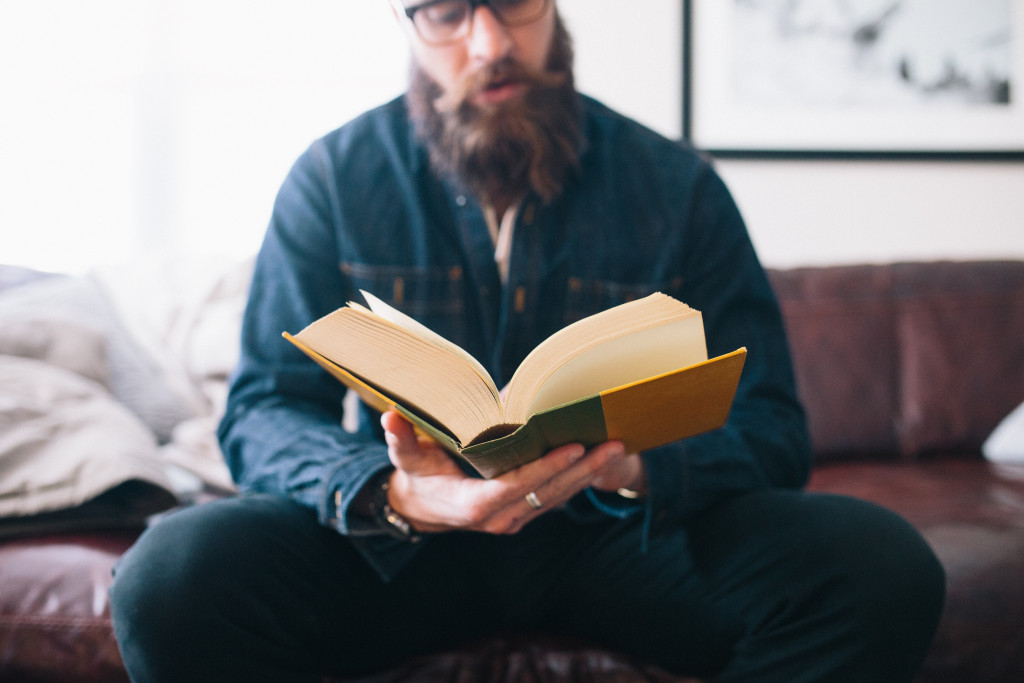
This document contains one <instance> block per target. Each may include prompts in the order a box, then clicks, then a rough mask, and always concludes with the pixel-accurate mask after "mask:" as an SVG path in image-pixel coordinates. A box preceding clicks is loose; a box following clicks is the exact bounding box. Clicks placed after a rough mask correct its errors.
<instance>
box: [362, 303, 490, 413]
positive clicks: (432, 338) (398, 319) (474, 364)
mask: <svg viewBox="0 0 1024 683" xmlns="http://www.w3.org/2000/svg"><path fill="white" fill-rule="evenodd" d="M359 293H360V294H362V295H363V297H365V298H366V302H367V303H368V304H369V305H370V310H371V311H373V312H374V313H376V314H377V315H379V316H380V317H382V318H384V319H385V320H387V321H388V322H392V323H394V324H396V325H400V326H402V327H404V328H405V329H407V330H409V331H410V332H412V333H413V334H415V335H417V336H418V337H420V338H422V339H424V340H426V341H427V342H429V343H431V344H434V345H435V346H437V347H438V348H440V349H442V350H443V351H447V352H449V353H453V354H455V355H456V356H458V357H459V358H461V359H462V360H464V361H465V362H466V364H467V365H469V366H470V367H471V368H473V369H474V370H475V371H476V372H477V374H478V375H480V379H482V380H484V381H485V382H486V383H487V386H488V388H490V389H491V392H492V393H493V394H494V399H495V400H496V401H498V402H499V403H501V396H500V395H499V392H498V387H497V386H496V385H495V384H494V379H493V378H492V377H491V375H490V373H488V372H487V369H486V368H485V367H484V366H483V365H481V364H480V362H479V361H478V360H477V359H476V358H474V357H473V356H472V355H471V354H470V353H468V352H467V351H466V350H465V349H463V348H462V347H461V346H459V345H458V344H453V343H452V342H450V341H448V340H447V339H445V338H444V337H442V336H441V335H439V334H438V333H437V332H434V331H433V330H432V329H430V328H429V327H427V326H426V325H423V324H422V323H420V322H419V321H418V320H416V319H414V318H412V317H410V316H408V315H406V314H405V313H402V312H401V311H399V310H398V309H396V308H394V307H393V306H390V305H388V304H386V303H384V302H383V301H381V300H380V299H378V298H377V297H375V296H374V295H373V294H370V293H369V292H367V291H366V290H363V289H360V290H359ZM350 305H351V304H350Z"/></svg>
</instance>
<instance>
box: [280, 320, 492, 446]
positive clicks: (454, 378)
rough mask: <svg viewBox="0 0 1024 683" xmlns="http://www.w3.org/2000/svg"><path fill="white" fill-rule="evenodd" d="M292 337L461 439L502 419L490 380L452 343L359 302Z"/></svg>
mask: <svg viewBox="0 0 1024 683" xmlns="http://www.w3.org/2000/svg"><path fill="white" fill-rule="evenodd" d="M294 339H296V340H297V341H299V342H301V344H302V345H305V346H306V347H308V348H309V349H310V350H312V351H314V352H316V353H317V354H319V355H321V356H323V357H324V358H326V359H328V360H329V361H330V362H332V363H334V364H336V365H338V366H339V367H340V368H342V369H343V370H345V371H346V372H348V373H350V374H352V375H355V376H356V377H357V378H359V379H360V380H361V381H362V382H365V383H366V384H369V385H371V386H373V387H375V388H376V389H377V390H379V392H380V393H382V394H384V395H386V396H388V397H390V398H391V399H392V400H393V401H394V402H395V403H397V404H399V405H402V406H404V407H405V408H407V409H409V410H413V411H414V412H418V413H421V414H422V415H424V416H429V417H430V419H431V420H432V421H433V422H435V423H436V424H439V425H440V426H442V427H443V428H444V429H447V430H448V431H450V432H451V433H452V434H455V435H456V437H457V438H458V439H459V440H460V441H461V442H463V443H465V442H468V440H471V439H472V438H473V437H475V436H476V435H477V434H479V433H481V432H482V431H484V430H485V429H487V428H488V427H490V426H492V425H494V424H500V423H501V422H502V421H503V416H502V408H501V403H500V402H499V400H498V399H497V398H496V391H495V389H494V382H493V381H487V379H485V378H484V377H481V375H480V374H479V372H478V371H477V370H476V369H475V368H474V367H472V366H471V364H468V363H466V362H465V360H464V359H463V355H462V354H456V353H452V352H451V350H450V348H449V347H452V346H453V345H451V344H448V343H446V344H437V343H435V342H433V341H428V340H426V339H424V338H423V337H422V336H420V335H419V334H417V333H414V332H411V331H410V330H408V329H407V328H405V327H404V326H402V325H400V324H398V323H395V322H392V321H390V320H386V319H385V318H383V317H382V316H380V315H378V314H376V313H374V312H373V311H371V310H370V309H368V308H366V307H364V306H360V305H358V304H356V305H349V306H345V307H342V308H339V309H337V310H336V311H334V312H332V313H330V314H328V315H326V316H324V317H322V318H320V319H318V320H316V321H314V322H313V323H311V324H310V325H308V326H307V327H306V328H305V329H303V330H302V331H301V332H299V333H298V334H296V335H294Z"/></svg>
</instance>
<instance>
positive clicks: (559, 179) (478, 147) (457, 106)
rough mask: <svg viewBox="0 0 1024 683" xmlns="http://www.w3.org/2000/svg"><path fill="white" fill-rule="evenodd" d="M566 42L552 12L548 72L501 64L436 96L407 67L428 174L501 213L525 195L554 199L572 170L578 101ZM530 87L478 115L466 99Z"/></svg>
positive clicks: (433, 87)
mask: <svg viewBox="0 0 1024 683" xmlns="http://www.w3.org/2000/svg"><path fill="white" fill-rule="evenodd" d="M572 64H573V48H572V39H571V37H570V36H569V32H568V30H567V29H566V27H565V23H564V22H563V21H562V18H561V16H560V15H559V14H558V12H557V10H556V13H555V31H554V37H553V40H552V44H551V51H550V53H549V55H548V59H547V65H546V68H545V69H543V70H536V69H532V68H530V67H528V66H526V65H524V64H522V63H520V62H518V61H515V60H513V59H505V60H502V61H500V62H497V63H495V64H491V65H489V66H488V67H486V68H484V69H481V70H480V71H478V72H474V73H473V74H470V75H468V76H467V77H466V78H465V79H463V81H462V82H460V83H458V84H457V85H456V87H454V88H453V89H452V90H451V91H450V92H448V93H444V92H442V90H441V88H440V86H438V85H437V83H435V82H434V81H433V80H432V79H431V78H430V77H429V76H428V75H427V74H426V73H425V72H424V71H423V69H422V68H421V67H420V66H419V65H418V64H416V63H415V62H413V64H412V73H411V77H410V85H409V91H408V93H407V101H408V105H409V112H410V116H411V118H412V120H413V122H414V124H415V130H416V134H417V136H418V137H419V138H420V140H422V141H423V143H424V145H425V146H426V147H427V149H428V151H429V154H430V162H431V165H432V167H433V168H434V169H435V170H436V171H438V172H439V173H441V174H442V175H444V176H447V177H449V178H451V179H453V180H455V181H456V182H457V183H460V184H461V185H463V186H464V187H466V188H468V189H469V191H470V192H472V193H473V194H474V196H476V197H477V199H478V200H480V201H481V202H482V203H484V204H487V205H489V206H492V207H507V206H509V205H510V204H511V203H512V202H514V201H516V200H517V199H519V198H520V197H522V196H523V195H524V194H526V193H527V192H528V191H529V190H532V191H534V192H535V193H536V194H537V195H538V196H539V197H540V198H541V199H542V200H543V201H544V202H550V201H551V200H553V199H554V198H555V197H557V196H558V195H559V194H560V193H561V191H562V189H563V187H564V184H565V182H566V180H567V178H568V177H569V175H570V173H571V172H572V171H573V170H574V169H575V168H576V167H577V166H578V163H579V147H580V101H579V96H578V95H577V93H576V89H575V82H574V79H573V74H572ZM505 78H514V79H516V80H520V81H522V82H524V83H526V84H527V85H528V88H527V91H526V92H525V93H524V94H523V96H522V97H517V98H513V99H511V100H509V101H507V102H503V103H500V104H499V105H496V106H493V107H477V106H475V105H473V104H472V103H471V101H470V98H471V96H472V95H473V94H474V93H476V92H479V91H480V90H481V89H482V88H484V87H486V86H487V84H489V83H492V82H494V81H495V80H497V79H505Z"/></svg>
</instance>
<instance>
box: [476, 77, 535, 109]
mask: <svg viewBox="0 0 1024 683" xmlns="http://www.w3.org/2000/svg"><path fill="white" fill-rule="evenodd" d="M525 89H526V83H524V82H523V81H521V80H517V79H511V78H509V79H498V80H494V81H491V82H490V83H488V84H487V86H486V87H484V88H483V89H481V90H480V91H478V92H477V93H476V94H475V95H474V96H473V102H474V104H480V105H487V104H497V103H499V102H504V101H506V100H509V99H512V98H513V97H516V96H517V95H519V94H520V93H522V92H523V91H524V90H525Z"/></svg>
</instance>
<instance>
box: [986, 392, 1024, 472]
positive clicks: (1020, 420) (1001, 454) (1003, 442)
mask: <svg viewBox="0 0 1024 683" xmlns="http://www.w3.org/2000/svg"><path fill="white" fill-rule="evenodd" d="M981 452H982V454H983V455H984V456H985V458H987V459H988V460H991V461H992V462H1015V463H1024V403H1022V404H1020V405H1019V406H1017V408H1016V409H1015V410H1014V411H1013V412H1012V413H1010V414H1009V415H1007V416H1006V417H1005V418H1003V421H1002V422H1000V423H999V426H997V427H996V428H995V429H994V430H993V431H992V433H991V434H990V435H989V437H988V438H987V439H985V443H983V444H982V445H981Z"/></svg>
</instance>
